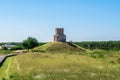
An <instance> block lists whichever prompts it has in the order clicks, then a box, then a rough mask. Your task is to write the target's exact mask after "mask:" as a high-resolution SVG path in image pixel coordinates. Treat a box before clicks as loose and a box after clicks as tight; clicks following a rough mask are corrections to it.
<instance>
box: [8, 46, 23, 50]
mask: <svg viewBox="0 0 120 80" xmlns="http://www.w3.org/2000/svg"><path fill="white" fill-rule="evenodd" d="M10 50H23V47H22V46H16V47H13V48H11V49H10Z"/></svg>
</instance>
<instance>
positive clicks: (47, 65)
mask: <svg viewBox="0 0 120 80" xmlns="http://www.w3.org/2000/svg"><path fill="white" fill-rule="evenodd" d="M98 53H99V54H102V55H104V57H98ZM93 54H96V55H97V57H96V58H94V57H92V56H91V55H93ZM108 54H109V55H108ZM119 62H120V51H102V50H94V51H92V52H90V53H88V54H84V55H83V54H66V53H56V54H52V53H39V52H31V53H26V54H22V55H18V56H14V57H11V58H8V59H7V60H6V61H5V63H4V64H3V66H2V67H1V68H0V79H1V80H2V79H3V80H4V79H8V80H119V79H120V76H119V74H120V63H119Z"/></svg>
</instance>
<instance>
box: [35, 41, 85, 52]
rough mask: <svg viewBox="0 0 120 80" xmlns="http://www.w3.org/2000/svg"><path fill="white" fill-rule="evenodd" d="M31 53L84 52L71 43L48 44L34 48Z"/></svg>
mask: <svg viewBox="0 0 120 80" xmlns="http://www.w3.org/2000/svg"><path fill="white" fill-rule="evenodd" d="M33 51H34V52H85V51H86V50H85V49H83V48H80V47H78V46H76V45H74V44H72V43H63V42H50V43H47V44H45V45H42V46H39V47H36V48H34V49H33Z"/></svg>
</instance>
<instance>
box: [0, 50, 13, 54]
mask: <svg viewBox="0 0 120 80" xmlns="http://www.w3.org/2000/svg"><path fill="white" fill-rule="evenodd" d="M11 53H12V52H11V51H10V50H0V54H11Z"/></svg>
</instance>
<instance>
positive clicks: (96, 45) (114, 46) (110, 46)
mask: <svg viewBox="0 0 120 80" xmlns="http://www.w3.org/2000/svg"><path fill="white" fill-rule="evenodd" d="M74 43H75V44H77V45H79V46H81V47H83V48H86V49H104V50H119V49H120V41H101V42H94V41H93V42H74Z"/></svg>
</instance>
